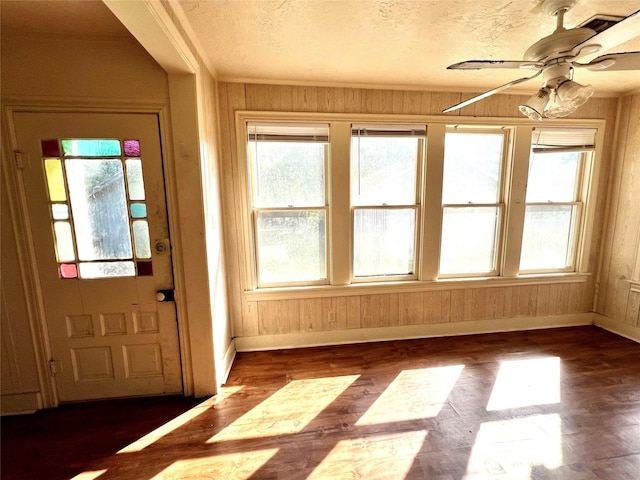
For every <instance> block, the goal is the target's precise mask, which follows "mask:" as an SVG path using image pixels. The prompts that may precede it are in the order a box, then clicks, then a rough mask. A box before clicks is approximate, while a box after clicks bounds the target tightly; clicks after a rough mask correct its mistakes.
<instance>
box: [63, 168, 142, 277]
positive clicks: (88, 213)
mask: <svg viewBox="0 0 640 480" xmlns="http://www.w3.org/2000/svg"><path fill="white" fill-rule="evenodd" d="M65 168H66V171H67V179H68V183H69V197H70V201H71V210H72V212H73V218H74V227H75V234H76V245H77V249H78V257H79V259H80V260H109V259H128V258H132V250H131V236H130V232H129V216H128V212H127V201H126V198H125V189H124V174H123V171H122V162H121V161H120V160H86V159H78V160H66V161H65ZM81 271H82V269H81ZM81 276H82V275H81Z"/></svg>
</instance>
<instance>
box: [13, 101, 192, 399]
mask: <svg viewBox="0 0 640 480" xmlns="http://www.w3.org/2000/svg"><path fill="white" fill-rule="evenodd" d="M17 112H26V113H71V112H74V113H96V114H100V113H123V114H125V113H129V114H131V113H134V114H135V113H147V114H149V113H151V114H155V115H157V116H158V127H159V136H160V146H161V149H162V167H163V170H164V172H165V175H164V183H165V190H166V203H167V217H168V222H169V232H170V235H171V241H172V244H173V246H174V248H173V252H172V253H173V255H172V268H173V272H174V288H175V291H176V316H177V324H178V325H177V326H178V342H179V345H178V347H179V349H180V362H181V371H182V387H183V394H184V395H185V396H189V395H192V394H193V391H194V386H193V369H192V365H193V363H192V355H191V348H190V344H189V342H188V338H189V328H188V323H187V316H186V312H187V306H186V302H185V297H186V295H181V294H180V293H181V292H184V280H183V279H184V267H183V262H184V261H183V258H182V255H183V250H182V248H181V242H180V239H181V232H180V224H179V221H178V215H177V212H178V206H177V197H178V195H177V194H178V192H177V187H176V180H175V178H174V175H171V174H169V175H167V174H166V172H174V171H175V166H174V159H173V156H172V152H173V150H172V146H171V142H170V138H171V128H170V125H171V119H170V114H169V107H168V106H167V105H165V104H159V103H156V102H149V103H140V102H138V103H136V104H134V103H131V102H126V103H123V102H120V101H115V102H113V101H104V102H100V103H99V104H87V103H85V102H81V101H78V100H77V99H75V100H74V99H62V100H61V99H60V98H55V99H42V98H39V99H34V98H30V97H14V96H12V97H2V115H3V117H4V118H3V120H4V122H3V123H4V125H5V126H6V127H4V126H3V127H2V130H3V132H2V134H3V135H4V136H6V137H5V138H6V140H7V141H5V142H3V143H4V145H5V148H4V150H5V151H4V155H3V157H4V159H6V161H2V162H1V163H2V166H1V169H2V174H3V176H4V177H5V178H6V181H5V182H4V184H5V186H6V187H8V188H7V190H8V191H7V193H8V197H9V207H10V210H11V211H10V214H11V222H12V224H13V228H14V231H15V236H16V245H17V249H18V257H19V259H18V260H19V263H20V268H21V270H22V273H23V274H22V277H23V289H24V292H25V299H26V303H27V312H28V316H29V323H30V327H31V333H32V341H33V346H34V352H35V360H36V366H37V371H38V381H39V385H40V390H41V394H42V406H43V407H44V408H55V407H57V406H58V405H59V404H60V400H59V398H58V394H57V388H56V381H55V377H52V376H51V375H50V371H49V359H50V358H51V345H50V342H49V336H48V328H47V320H46V316H45V313H44V312H45V310H44V304H43V296H42V289H41V285H40V282H39V280H38V278H39V276H38V268H37V264H36V257H35V250H34V241H33V237H32V235H31V228H30V224H29V221H30V220H29V218H28V216H27V215H26V212H27V208H26V195H25V191H24V186H23V184H22V179H21V175H20V169H19V168H18V167H17V165H16V164H15V162H14V161H13V152H14V151H15V150H17V148H18V146H17V139H16V133H15V127H14V123H13V114H14V113H17ZM17 219H22V221H21V222H18V221H17Z"/></svg>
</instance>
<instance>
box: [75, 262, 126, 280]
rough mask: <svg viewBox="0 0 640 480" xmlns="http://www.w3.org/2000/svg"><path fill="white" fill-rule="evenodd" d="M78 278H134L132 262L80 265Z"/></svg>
mask: <svg viewBox="0 0 640 480" xmlns="http://www.w3.org/2000/svg"><path fill="white" fill-rule="evenodd" d="M79 267H80V278H105V277H135V275H136V269H135V266H134V264H133V262H93V263H81V264H80V265H79Z"/></svg>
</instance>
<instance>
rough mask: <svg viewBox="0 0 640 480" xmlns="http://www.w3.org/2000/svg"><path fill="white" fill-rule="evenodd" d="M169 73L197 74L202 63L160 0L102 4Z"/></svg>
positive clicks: (113, 0) (114, 0)
mask: <svg viewBox="0 0 640 480" xmlns="http://www.w3.org/2000/svg"><path fill="white" fill-rule="evenodd" d="M102 1H103V3H104V4H105V5H106V6H107V7H108V8H109V10H111V11H112V12H113V14H114V15H115V16H116V17H117V18H118V20H120V22H122V24H123V25H124V26H125V27H126V28H127V30H129V32H131V34H132V35H133V36H134V37H135V38H136V40H138V42H140V44H141V45H142V46H143V47H144V49H145V50H147V52H149V54H150V55H151V56H152V57H153V58H154V59H155V61H156V62H158V64H159V65H160V66H161V67H162V68H163V69H164V70H165V71H166V72H167V73H191V74H192V73H195V72H196V71H197V70H198V61H197V60H196V58H195V57H194V55H193V54H192V53H191V50H190V49H189V47H188V45H187V43H186V42H185V40H184V38H182V35H181V34H180V32H179V31H178V29H177V28H176V26H175V25H174V23H173V21H172V20H171V18H170V17H169V14H168V13H167V11H166V10H165V9H164V7H163V6H162V3H161V2H160V0H140V1H136V2H122V1H119V0H102Z"/></svg>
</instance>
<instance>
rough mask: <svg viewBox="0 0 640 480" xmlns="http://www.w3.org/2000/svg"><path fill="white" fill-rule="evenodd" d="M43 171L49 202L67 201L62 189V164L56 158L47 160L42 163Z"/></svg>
mask: <svg viewBox="0 0 640 480" xmlns="http://www.w3.org/2000/svg"><path fill="white" fill-rule="evenodd" d="M44 171H45V173H46V175H47V186H48V187H49V200H50V201H52V202H64V201H65V200H66V199H67V194H66V192H65V189H64V179H63V178H62V163H61V162H60V160H58V159H57V158H47V159H46V160H45V161H44Z"/></svg>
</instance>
